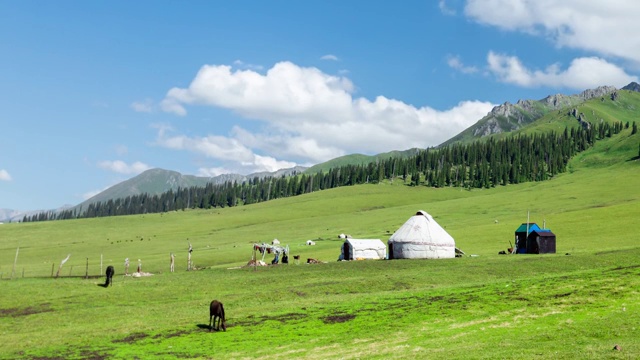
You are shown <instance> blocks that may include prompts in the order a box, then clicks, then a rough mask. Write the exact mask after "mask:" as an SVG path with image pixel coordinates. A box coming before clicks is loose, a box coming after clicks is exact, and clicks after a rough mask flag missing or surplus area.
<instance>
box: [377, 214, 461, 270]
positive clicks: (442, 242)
mask: <svg viewBox="0 0 640 360" xmlns="http://www.w3.org/2000/svg"><path fill="white" fill-rule="evenodd" d="M388 243H389V259H448V258H454V257H455V256H456V243H455V241H454V240H453V238H452V237H451V235H449V233H447V232H446V231H445V230H444V229H443V228H442V227H441V226H440V225H439V224H438V223H437V222H436V221H435V220H434V219H433V217H432V216H431V215H429V214H427V213H426V212H425V211H422V210H420V211H418V212H417V213H416V214H415V215H413V216H412V217H410V218H409V220H407V222H405V223H404V225H402V226H401V227H400V228H399V229H398V230H396V232H395V233H393V235H391V237H390V238H389V242H388Z"/></svg>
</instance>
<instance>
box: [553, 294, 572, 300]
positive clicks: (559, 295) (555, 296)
mask: <svg viewBox="0 0 640 360" xmlns="http://www.w3.org/2000/svg"><path fill="white" fill-rule="evenodd" d="M569 295H571V293H570V292H568V293H565V294H556V295H553V297H554V298H556V299H557V298H562V297H565V296H569Z"/></svg>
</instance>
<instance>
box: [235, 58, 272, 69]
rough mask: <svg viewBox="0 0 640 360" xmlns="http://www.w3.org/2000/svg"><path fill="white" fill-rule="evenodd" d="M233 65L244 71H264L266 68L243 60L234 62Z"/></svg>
mask: <svg viewBox="0 0 640 360" xmlns="http://www.w3.org/2000/svg"><path fill="white" fill-rule="evenodd" d="M233 65H235V66H236V67H239V68H242V69H251V70H257V71H260V70H263V69H264V66H262V65H255V64H247V63H245V62H244V61H242V60H236V61H234V62H233Z"/></svg>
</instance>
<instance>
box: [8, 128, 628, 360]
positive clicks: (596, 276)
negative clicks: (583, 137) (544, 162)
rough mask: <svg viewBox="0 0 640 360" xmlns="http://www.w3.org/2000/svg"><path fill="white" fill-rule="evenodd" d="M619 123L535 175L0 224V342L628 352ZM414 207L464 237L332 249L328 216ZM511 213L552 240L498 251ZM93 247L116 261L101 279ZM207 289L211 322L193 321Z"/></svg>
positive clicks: (323, 355) (160, 351)
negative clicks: (281, 247)
mask: <svg viewBox="0 0 640 360" xmlns="http://www.w3.org/2000/svg"><path fill="white" fill-rule="evenodd" d="M630 132H631V129H626V130H624V131H623V132H622V133H621V134H619V135H616V136H614V137H612V138H610V139H606V140H603V141H599V142H598V143H597V144H596V146H595V147H594V148H592V149H590V150H588V151H586V152H584V153H582V154H580V155H579V156H577V157H576V158H574V159H572V161H571V163H570V166H569V171H567V172H566V173H564V174H561V175H560V176H557V177H555V178H553V179H551V180H548V181H545V182H534V183H526V184H519V185H509V186H502V187H496V188H492V189H473V190H466V189H460V188H444V189H433V188H426V187H411V186H407V185H405V184H404V183H403V181H402V180H401V179H396V180H395V181H393V182H385V183H381V184H368V185H359V186H353V187H343V188H337V189H333V190H327V191H321V192H316V193H312V194H307V195H304V196H299V197H292V198H284V199H278V200H273V201H268V202H265V203H260V204H255V205H250V206H239V207H233V208H223V209H211V210H197V211H196V210H187V211H178V212H171V213H164V214H147V215H136V216H125V217H107V218H95V219H82V220H66V221H53V222H42V223H24V224H3V225H0V274H1V275H0V277H1V278H2V279H1V280H0V292H1V294H2V296H0V358H3V359H16V358H25V359H74V358H78V359H85V358H93V359H101V358H108V359H155V358H157V359H170V358H201V359H249V358H265V359H272V358H307V359H354V358H356V359H359V358H366V359H388V358H397V359H405V358H420V359H422V358H425V359H559V358H574V359H635V358H640V341H638V339H640V244H639V242H638V240H639V236H638V229H637V224H638V218H639V217H640V191H638V188H639V187H640V160H638V151H639V150H638V146H639V143H640V135H637V134H636V135H630ZM418 210H425V211H427V212H428V213H430V214H431V215H433V217H434V218H435V219H436V221H438V223H439V224H440V225H441V226H442V227H444V228H445V229H446V230H447V231H448V232H449V233H450V234H451V235H452V236H453V237H454V239H455V240H456V245H457V247H458V248H460V249H462V250H463V251H464V252H465V253H466V255H465V256H464V257H461V258H456V259H447V260H393V261H382V260H380V261H352V262H338V261H336V260H337V259H338V256H339V254H340V245H341V240H340V239H338V234H340V233H345V234H350V235H352V236H353V237H354V238H379V239H382V240H383V241H385V242H386V240H387V239H388V238H389V236H391V234H392V233H393V232H394V231H395V230H396V229H397V228H398V227H400V226H401V225H402V224H403V223H404V222H405V221H406V220H407V219H408V218H409V217H410V216H412V215H413V214H415V212H416V211H418ZM527 216H529V220H530V221H531V222H536V223H538V224H539V225H542V224H543V223H546V226H547V227H548V228H550V229H551V230H552V231H553V232H554V233H555V234H556V236H557V253H556V254H547V255H499V254H498V252H499V251H501V250H505V249H506V248H508V247H509V246H510V241H511V242H513V238H514V231H515V229H516V228H517V227H518V226H519V225H520V224H521V223H523V222H526V221H527ZM274 238H277V239H279V240H280V242H281V243H282V244H286V245H288V246H289V247H290V253H291V255H300V258H301V261H300V263H299V264H296V263H295V262H294V260H293V257H291V258H290V263H289V264H288V265H284V264H280V265H277V266H265V267H257V268H254V267H246V266H245V265H246V264H247V262H248V261H249V260H250V259H251V257H252V255H253V251H252V245H253V244H254V243H262V242H271V240H273V239H274ZM307 240H313V241H315V242H316V245H315V246H307V245H305V242H306V241H307ZM189 243H191V244H192V246H193V249H194V251H193V254H192V257H193V258H192V260H193V264H194V266H195V268H196V269H195V270H194V271H187V249H188V245H189ZM16 253H17V257H16ZM170 253H175V255H176V271H175V272H173V273H171V272H170V271H169V254H170ZM68 254H70V257H69V260H68V261H67V262H66V263H65V264H64V265H63V266H62V267H61V268H60V272H59V276H58V277H57V278H55V277H52V273H53V274H54V275H55V274H56V273H57V272H58V269H59V266H60V262H61V260H62V259H64V258H65V257H66V256H67V255H68ZM125 258H129V259H130V263H131V265H130V268H129V272H134V271H135V270H136V267H137V264H138V259H140V260H141V262H142V271H143V272H148V273H151V274H153V275H151V276H146V277H140V278H134V277H131V276H124V275H123V274H124V259H125ZM307 258H314V259H318V260H320V261H323V262H324V263H320V264H306V259H307ZM16 259H17V261H16ZM271 259H272V256H269V255H267V257H266V258H265V261H266V262H268V263H269V262H270V261H271ZM101 261H102V265H101ZM107 265H113V266H114V267H115V269H116V276H115V277H114V284H113V286H112V287H109V288H103V287H101V286H99V285H101V284H103V283H104V276H102V270H104V268H106V266H107ZM86 275H88V278H86ZM213 299H218V300H221V301H222V302H223V303H224V305H225V310H226V315H227V331H226V332H216V331H214V332H210V331H209V329H208V324H209V314H208V304H209V302H210V301H211V300H213ZM615 345H619V346H620V350H614V349H613V347H614V346H615Z"/></svg>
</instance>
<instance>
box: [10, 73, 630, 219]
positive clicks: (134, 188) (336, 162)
mask: <svg viewBox="0 0 640 360" xmlns="http://www.w3.org/2000/svg"><path fill="white" fill-rule="evenodd" d="M619 90H628V91H635V92H640V84H638V83H635V82H632V83H630V84H628V85H627V86H625V87H623V88H621V89H617V88H615V87H612V86H600V87H598V88H595V89H588V90H585V91H583V92H581V93H579V94H575V95H563V94H556V95H549V96H547V97H545V98H544V99H540V100H519V101H517V102H516V103H515V104H511V103H509V102H505V103H504V104H501V105H498V106H496V107H494V108H493V109H492V110H491V111H490V112H489V113H488V114H487V115H486V116H484V117H483V118H482V119H480V120H478V121H477V122H476V123H475V124H473V125H472V126H470V127H469V128H467V129H465V130H464V131H462V132H461V133H459V134H458V135H456V136H454V137H452V138H451V139H449V140H447V141H445V142H444V143H442V144H440V145H439V146H445V145H449V144H452V143H456V142H462V143H469V142H472V141H474V140H477V139H479V138H482V137H486V136H490V135H494V134H501V133H507V132H512V131H516V130H519V129H521V128H523V127H524V126H526V125H528V124H530V123H532V122H534V121H536V120H538V119H540V118H542V117H543V116H545V115H546V114H549V113H550V112H553V111H558V110H561V109H571V108H574V107H577V106H579V105H580V104H582V103H584V102H585V101H588V100H591V99H596V98H600V99H602V100H604V99H605V98H608V99H609V98H610V99H611V100H615V98H616V97H617V92H618V91H619ZM574 112H575V111H574ZM416 151H418V149H408V150H403V151H391V152H388V153H382V154H377V155H362V154H351V155H346V156H342V157H339V158H336V159H332V160H329V161H327V162H324V163H321V164H317V165H314V166H312V167H310V168H305V167H302V166H297V167H294V168H290V169H281V170H278V171H275V172H259V173H253V174H249V175H239V174H223V175H219V176H215V177H198V176H193V175H183V174H180V173H179V172H176V171H171V170H165V169H159V168H156V169H150V170H147V171H145V172H143V173H141V174H139V175H137V176H135V177H133V178H131V179H129V180H126V181H123V182H121V183H118V184H116V185H114V186H112V187H110V188H108V189H106V190H104V191H102V192H101V193H99V194H97V195H95V196H93V197H92V198H90V199H88V200H86V201H84V202H82V203H80V204H78V205H75V206H70V205H66V206H64V207H61V208H59V209H55V210H34V211H27V212H25V211H18V210H11V209H0V223H1V222H12V221H21V220H22V218H23V217H24V216H25V215H33V214H37V213H40V212H43V211H52V212H57V211H60V210H64V209H69V208H76V209H82V208H86V207H87V206H88V205H89V204H91V203H95V202H103V201H108V200H109V199H117V198H125V197H127V196H132V195H139V194H143V193H148V194H151V195H158V194H162V193H164V192H166V191H169V190H177V189H178V188H186V187H193V186H205V185H206V184H208V183H213V184H214V185H215V184H223V183H225V182H227V181H231V182H234V181H235V182H239V183H241V182H243V181H246V180H248V179H254V178H256V177H257V178H260V179H261V178H265V177H269V176H272V177H280V176H290V175H293V174H299V173H303V172H307V173H315V172H318V171H326V170H328V169H331V168H333V167H337V166H343V165H347V164H366V163H369V162H373V161H376V160H381V159H388V158H392V157H408V156H411V155H413V154H415V153H416Z"/></svg>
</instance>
